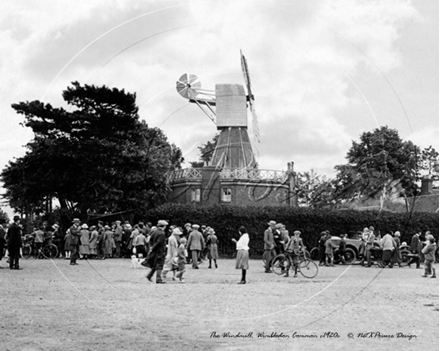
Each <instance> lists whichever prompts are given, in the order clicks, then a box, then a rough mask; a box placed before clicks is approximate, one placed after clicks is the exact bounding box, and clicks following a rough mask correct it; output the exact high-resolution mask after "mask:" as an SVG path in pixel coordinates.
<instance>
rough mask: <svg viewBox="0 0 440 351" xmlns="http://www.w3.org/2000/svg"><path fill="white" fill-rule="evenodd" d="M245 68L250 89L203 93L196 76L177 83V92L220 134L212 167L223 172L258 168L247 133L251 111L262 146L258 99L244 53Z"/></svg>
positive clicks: (225, 88)
mask: <svg viewBox="0 0 440 351" xmlns="http://www.w3.org/2000/svg"><path fill="white" fill-rule="evenodd" d="M240 55H241V67H242V71H243V76H244V80H245V85H246V88H247V95H246V93H245V90H244V87H243V86H242V85H239V84H216V86H215V91H212V90H204V89H201V83H200V80H199V79H198V77H197V76H196V75H194V74H184V75H182V76H181V77H180V78H179V79H178V80H177V82H176V89H177V92H178V93H179V94H180V95H181V96H183V97H184V98H186V99H188V100H189V101H190V102H192V103H195V104H197V106H198V107H199V108H200V109H201V110H202V111H203V112H204V113H205V114H206V115H207V116H208V117H209V119H211V120H212V121H213V122H214V123H215V124H216V125H217V129H218V130H219V131H220V135H219V137H218V140H217V145H216V148H215V150H214V153H213V155H212V158H211V161H210V163H211V165H213V166H216V167H219V168H228V169H244V168H256V166H257V163H256V161H255V156H254V152H253V151H252V146H251V142H250V139H249V135H248V132H247V126H248V124H247V107H248V106H249V109H250V111H251V114H252V117H253V118H252V120H253V131H254V136H255V139H256V141H258V142H260V135H259V130H258V121H257V115H256V113H255V108H254V103H255V98H254V95H253V94H252V91H251V81H250V77H249V70H248V67H247V62H246V59H245V57H244V56H243V54H242V52H241V51H240Z"/></svg>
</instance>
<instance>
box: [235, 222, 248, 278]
mask: <svg viewBox="0 0 440 351" xmlns="http://www.w3.org/2000/svg"><path fill="white" fill-rule="evenodd" d="M238 232H239V233H240V239H238V241H237V240H235V239H232V241H233V242H234V243H235V244H236V249H237V259H236V261H235V269H241V280H240V282H239V283H238V284H246V271H247V270H248V269H249V234H247V232H246V228H245V227H243V226H241V227H240V229H238Z"/></svg>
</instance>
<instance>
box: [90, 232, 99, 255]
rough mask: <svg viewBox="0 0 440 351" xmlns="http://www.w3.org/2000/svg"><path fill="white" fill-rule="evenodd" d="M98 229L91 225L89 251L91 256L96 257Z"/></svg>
mask: <svg viewBox="0 0 440 351" xmlns="http://www.w3.org/2000/svg"><path fill="white" fill-rule="evenodd" d="M97 248H98V231H97V230H96V226H95V225H92V226H91V227H90V241H89V251H90V256H91V258H96V256H97V255H98V250H97Z"/></svg>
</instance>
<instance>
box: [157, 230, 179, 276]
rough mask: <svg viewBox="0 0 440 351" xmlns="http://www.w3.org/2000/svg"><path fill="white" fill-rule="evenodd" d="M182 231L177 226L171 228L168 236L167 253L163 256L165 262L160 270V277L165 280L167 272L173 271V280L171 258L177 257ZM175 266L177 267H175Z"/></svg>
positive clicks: (174, 271)
mask: <svg viewBox="0 0 440 351" xmlns="http://www.w3.org/2000/svg"><path fill="white" fill-rule="evenodd" d="M182 234H183V233H182V231H181V230H180V229H179V228H173V231H172V233H171V235H170V237H169V238H168V245H167V254H166V256H165V263H164V266H163V271H162V279H163V280H166V278H167V273H168V272H169V271H173V280H175V274H176V270H175V269H173V259H175V258H176V257H177V251H178V248H179V242H180V236H181V235H182ZM176 268H177V267H176Z"/></svg>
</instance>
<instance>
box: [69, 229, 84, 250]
mask: <svg viewBox="0 0 440 351" xmlns="http://www.w3.org/2000/svg"><path fill="white" fill-rule="evenodd" d="M69 230H70V235H71V237H72V241H71V242H70V247H71V248H70V250H71V251H73V249H74V248H77V247H78V245H79V237H80V235H81V233H80V230H81V228H80V227H79V226H76V225H72V226H71V227H70V228H69Z"/></svg>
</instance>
